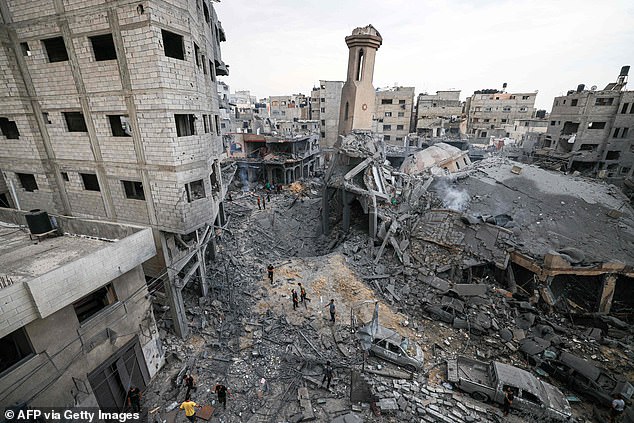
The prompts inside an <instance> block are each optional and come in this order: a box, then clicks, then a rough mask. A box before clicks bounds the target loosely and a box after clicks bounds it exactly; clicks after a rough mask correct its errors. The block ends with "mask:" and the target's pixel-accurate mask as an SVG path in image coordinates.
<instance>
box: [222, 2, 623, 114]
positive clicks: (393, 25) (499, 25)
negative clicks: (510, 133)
mask: <svg viewBox="0 0 634 423" xmlns="http://www.w3.org/2000/svg"><path fill="white" fill-rule="evenodd" d="M215 7H216V10H217V13H218V16H219V19H220V20H221V22H222V25H223V28H224V30H225V32H226V34H227V41H226V42H224V43H222V44H221V47H222V56H223V60H224V61H225V63H227V64H228V65H230V72H229V73H230V75H229V76H228V77H221V80H223V81H225V82H226V83H227V84H229V85H230V87H231V91H232V92H233V91H235V90H251V92H252V93H253V94H254V95H256V96H258V98H260V97H265V96H269V95H285V94H292V93H298V92H301V93H304V94H307V95H310V90H311V88H312V87H313V86H315V85H317V84H318V83H319V80H320V79H326V80H345V76H346V67H347V61H348V48H347V46H346V44H345V41H344V37H345V36H347V35H349V34H350V33H351V32H352V30H353V29H354V28H355V27H358V26H365V25H367V24H370V23H371V24H372V25H374V27H375V28H376V29H377V30H378V31H379V32H380V33H381V36H382V37H383V45H382V46H381V48H380V49H379V51H378V53H377V58H376V66H375V73H374V87H375V88H376V87H385V86H393V85H394V84H398V85H402V86H414V87H416V93H417V94H418V93H420V92H424V91H426V92H430V93H433V92H435V91H437V90H443V89H449V88H454V89H460V90H462V93H461V98H462V99H464V98H465V97H466V96H467V95H470V94H472V93H473V91H474V90H477V89H481V88H501V86H502V83H503V82H507V83H508V89H507V90H508V91H509V92H533V91H536V90H538V91H539V94H538V95H537V102H536V106H537V107H538V108H543V109H546V110H549V111H550V109H551V107H552V102H553V97H555V96H556V95H561V94H565V92H566V91H567V90H569V89H574V88H576V86H577V84H580V83H584V84H586V86H587V87H590V86H592V85H597V86H598V87H599V88H603V87H604V86H605V85H606V84H607V83H609V82H612V81H614V80H615V79H616V77H617V75H618V73H619V70H620V69H621V66H622V65H632V71H631V72H630V74H631V77H632V81H631V82H630V85H629V89H630V90H632V89H634V1H632V0H623V1H621V0H603V1H598V0H561V1H560V0H549V1H544V0H528V1H519V0H444V1H443V0H382V1H378V0H222V2H221V3H215Z"/></svg>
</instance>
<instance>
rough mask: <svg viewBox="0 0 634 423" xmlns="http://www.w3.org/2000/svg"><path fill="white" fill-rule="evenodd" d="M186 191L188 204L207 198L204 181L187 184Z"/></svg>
mask: <svg viewBox="0 0 634 423" xmlns="http://www.w3.org/2000/svg"><path fill="white" fill-rule="evenodd" d="M185 191H186V192H187V202H188V203H191V202H192V201H194V200H199V199H201V198H205V184H204V183H203V180H202V179H199V180H197V181H193V182H190V183H188V184H185Z"/></svg>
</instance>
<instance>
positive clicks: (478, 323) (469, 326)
mask: <svg viewBox="0 0 634 423" xmlns="http://www.w3.org/2000/svg"><path fill="white" fill-rule="evenodd" d="M423 309H424V310H425V311H426V312H427V313H429V316H430V317H431V318H432V319H434V320H438V321H441V322H445V323H449V324H450V325H452V326H453V327H454V328H456V329H465V330H468V331H469V332H471V333H475V334H484V333H487V332H488V329H489V328H490V327H491V320H490V319H489V318H488V317H487V316H485V315H483V314H481V313H479V314H475V315H473V316H470V315H469V313H468V312H467V309H466V307H465V303H464V302H463V301H462V300H459V299H458V298H454V297H452V296H449V295H444V296H443V297H442V298H441V300H440V304H437V303H436V304H435V303H425V304H424V305H423Z"/></svg>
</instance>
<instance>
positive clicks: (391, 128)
mask: <svg viewBox="0 0 634 423" xmlns="http://www.w3.org/2000/svg"><path fill="white" fill-rule="evenodd" d="M384 102H389V104H383V103H384ZM375 107H376V112H375V117H374V118H375V119H376V120H377V123H376V132H377V133H379V134H382V135H383V137H384V139H385V142H386V143H388V144H393V145H400V146H402V145H405V144H404V143H405V137H407V134H409V133H410V124H411V121H412V111H413V108H414V87H394V88H388V89H384V90H378V91H377V92H376V106H375ZM401 115H402V116H401Z"/></svg>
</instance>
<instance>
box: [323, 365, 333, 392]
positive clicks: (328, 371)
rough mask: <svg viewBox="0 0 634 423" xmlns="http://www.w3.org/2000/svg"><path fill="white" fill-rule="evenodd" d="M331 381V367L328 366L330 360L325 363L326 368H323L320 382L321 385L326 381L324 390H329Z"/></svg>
mask: <svg viewBox="0 0 634 423" xmlns="http://www.w3.org/2000/svg"><path fill="white" fill-rule="evenodd" d="M331 380H332V366H331V365H330V360H329V361H326V367H324V378H323V379H322V380H321V384H322V385H323V384H324V382H326V381H328V383H327V384H326V389H328V390H330V381H331Z"/></svg>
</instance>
